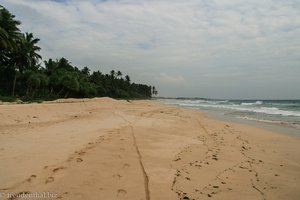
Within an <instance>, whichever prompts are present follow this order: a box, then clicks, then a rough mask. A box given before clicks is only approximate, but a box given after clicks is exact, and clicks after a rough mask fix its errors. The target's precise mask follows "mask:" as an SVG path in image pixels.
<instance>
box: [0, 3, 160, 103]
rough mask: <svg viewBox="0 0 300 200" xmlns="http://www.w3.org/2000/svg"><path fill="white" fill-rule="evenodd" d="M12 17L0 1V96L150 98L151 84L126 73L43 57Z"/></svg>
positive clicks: (63, 59)
mask: <svg viewBox="0 0 300 200" xmlns="http://www.w3.org/2000/svg"><path fill="white" fill-rule="evenodd" d="M20 24H21V22H20V21H18V20H16V19H15V16H14V15H13V14H11V13H10V12H9V11H8V10H7V9H6V8H4V7H3V6H1V5H0V52H1V54H0V97H1V100H3V99H10V100H15V99H17V98H18V99H21V100H23V101H28V100H50V99H57V98H71V97H72V98H87V97H101V96H109V97H113V98H150V97H151V96H152V95H153V94H157V91H156V89H155V87H154V86H149V85H145V84H137V83H134V82H132V81H131V79H130V77H129V76H128V75H123V74H122V72H120V71H115V70H111V72H110V73H109V74H103V73H101V72H100V71H93V72H91V70H90V69H89V68H88V67H84V68H82V69H79V68H77V67H76V66H73V65H72V64H71V62H70V61H69V60H67V59H66V58H59V59H49V60H45V61H42V57H41V55H40V54H39V51H40V50H41V48H40V47H39V46H38V42H39V39H38V38H35V37H34V35H33V33H22V32H21V30H20V29H19V28H18V26H19V25H20Z"/></svg>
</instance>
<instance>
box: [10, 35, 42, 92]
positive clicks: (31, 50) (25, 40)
mask: <svg viewBox="0 0 300 200" xmlns="http://www.w3.org/2000/svg"><path fill="white" fill-rule="evenodd" d="M38 42H39V39H38V38H34V37H33V34H32V33H25V34H22V35H21V37H20V39H19V40H18V41H17V48H16V49H15V50H14V51H13V52H12V55H11V65H13V66H14V69H15V76H14V81H13V88H12V96H14V95H15V87H16V81H17V76H18V74H19V73H22V72H23V71H24V70H25V69H30V68H32V69H33V68H34V67H36V66H37V63H38V61H39V60H40V59H41V58H42V56H40V55H39V54H38V53H37V52H38V51H40V50H41V48H40V47H39V46H37V43H38Z"/></svg>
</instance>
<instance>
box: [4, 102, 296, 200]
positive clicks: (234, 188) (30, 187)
mask: <svg viewBox="0 0 300 200" xmlns="http://www.w3.org/2000/svg"><path fill="white" fill-rule="evenodd" d="M0 117H1V119H2V120H1V122H0V159H1V161H2V162H1V164H0V176H1V177H2V178H1V180H0V192H2V193H8V192H10V193H14V194H18V193H21V192H25V191H26V192H29V193H34V192H43V191H49V192H53V193H54V194H57V198H59V199H78V200H79V199H99V197H100V198H103V199H128V200H129V199H130V200H131V199H240V198H241V196H242V197H243V199H298V197H299V195H300V192H299V190H298V185H299V183H300V173H299V171H300V157H299V155H298V152H299V150H300V145H299V144H300V139H299V137H292V136H290V135H286V134H281V133H276V132H274V131H270V130H265V129H261V128H257V127H253V126H249V125H244V124H240V123H231V122H226V121H220V120H217V119H212V118H210V117H209V116H208V115H207V114H205V113H204V112H201V111H200V112H199V111H197V110H190V109H185V108H182V107H177V106H167V105H162V104H161V102H160V101H155V100H154V101H153V100H138V101H131V102H127V101H124V100H114V99H110V98H94V99H68V100H58V101H54V102H45V103H40V104H16V105H9V106H7V105H0ZM16 163H18V164H17V165H16ZM0 199H1V197H0Z"/></svg>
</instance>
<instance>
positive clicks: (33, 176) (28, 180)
mask: <svg viewBox="0 0 300 200" xmlns="http://www.w3.org/2000/svg"><path fill="white" fill-rule="evenodd" d="M36 177H37V176H36V175H35V174H33V175H31V176H30V177H29V178H28V179H26V182H31V181H32V179H35V178H36Z"/></svg>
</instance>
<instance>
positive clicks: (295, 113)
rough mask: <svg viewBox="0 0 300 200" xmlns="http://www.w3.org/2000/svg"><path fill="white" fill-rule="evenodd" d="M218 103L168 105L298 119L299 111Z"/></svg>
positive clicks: (194, 102) (186, 102)
mask: <svg viewBox="0 0 300 200" xmlns="http://www.w3.org/2000/svg"><path fill="white" fill-rule="evenodd" d="M217 102H218V101H204V100H185V101H179V102H172V103H169V105H170V104H172V105H179V106H185V107H204V108H216V109H218V108H219V109H220V108H221V109H230V110H236V111H245V112H254V113H263V114H269V115H282V116H295V117H300V112H299V111H288V110H281V109H278V108H276V107H261V106H248V105H250V103H249V104H246V105H247V106H246V105H245V104H244V105H240V104H219V103H217ZM262 104H263V102H262V101H257V102H255V103H251V105H262Z"/></svg>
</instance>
